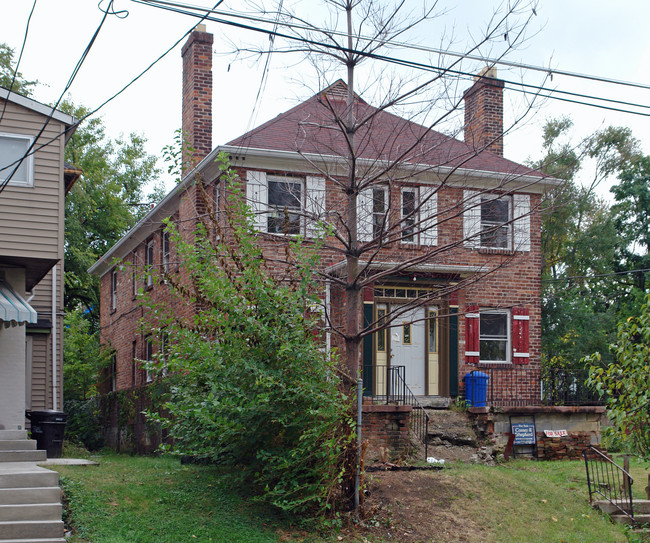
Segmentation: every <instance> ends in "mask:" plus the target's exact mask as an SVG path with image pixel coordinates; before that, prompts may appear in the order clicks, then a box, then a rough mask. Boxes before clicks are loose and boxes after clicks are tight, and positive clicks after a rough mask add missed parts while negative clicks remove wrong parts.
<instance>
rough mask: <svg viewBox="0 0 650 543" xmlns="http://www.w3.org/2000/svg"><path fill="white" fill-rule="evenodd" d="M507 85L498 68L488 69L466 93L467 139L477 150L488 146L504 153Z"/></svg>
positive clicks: (492, 149) (477, 77)
mask: <svg viewBox="0 0 650 543" xmlns="http://www.w3.org/2000/svg"><path fill="white" fill-rule="evenodd" d="M503 87H504V83H503V81H502V80H501V79H497V69H496V68H495V67H492V68H484V69H483V70H481V71H480V72H479V74H478V75H477V76H476V77H475V78H474V85H472V87H470V88H469V89H467V90H466V91H465V92H464V93H463V99H464V100H465V142H466V143H467V144H468V145H471V146H472V147H473V148H474V149H476V150H477V151H482V150H483V149H487V150H488V151H491V152H493V153H495V154H497V155H499V156H503Z"/></svg>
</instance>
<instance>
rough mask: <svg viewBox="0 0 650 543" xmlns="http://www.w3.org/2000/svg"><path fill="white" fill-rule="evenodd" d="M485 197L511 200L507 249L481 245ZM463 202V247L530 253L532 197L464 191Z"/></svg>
mask: <svg viewBox="0 0 650 543" xmlns="http://www.w3.org/2000/svg"><path fill="white" fill-rule="evenodd" d="M485 197H491V198H494V199H500V198H509V200H510V205H509V210H508V211H509V215H510V217H509V221H510V223H509V224H508V225H507V226H508V229H509V232H508V246H507V247H494V246H492V245H481V231H482V223H481V205H482V199H483V198H485ZM463 200H464V211H463V240H464V241H463V245H464V246H465V247H468V248H475V249H493V250H502V251H513V250H514V251H523V252H528V251H530V196H529V195H528V194H512V195H500V194H495V193H482V192H477V191H473V190H465V191H463Z"/></svg>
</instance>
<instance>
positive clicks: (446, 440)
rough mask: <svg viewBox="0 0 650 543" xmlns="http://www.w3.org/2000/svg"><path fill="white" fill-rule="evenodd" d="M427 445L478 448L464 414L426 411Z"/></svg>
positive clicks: (446, 411) (475, 437)
mask: <svg viewBox="0 0 650 543" xmlns="http://www.w3.org/2000/svg"><path fill="white" fill-rule="evenodd" d="M427 413H428V414H429V444H430V445H434V446H435V445H453V446H459V447H474V448H476V447H478V438H477V436H476V432H474V429H473V428H472V423H471V421H470V420H469V418H468V417H467V414H466V413H463V412H460V411H451V410H432V409H427Z"/></svg>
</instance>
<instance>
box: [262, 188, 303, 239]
mask: <svg viewBox="0 0 650 543" xmlns="http://www.w3.org/2000/svg"><path fill="white" fill-rule="evenodd" d="M267 183H268V206H269V213H268V217H267V232H270V233H272V234H300V230H301V229H300V224H301V222H302V221H301V218H302V216H301V212H302V201H303V187H302V180H300V179H297V178H291V177H271V176H269V177H267Z"/></svg>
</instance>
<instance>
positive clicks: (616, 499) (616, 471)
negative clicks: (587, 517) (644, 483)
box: [582, 447, 634, 521]
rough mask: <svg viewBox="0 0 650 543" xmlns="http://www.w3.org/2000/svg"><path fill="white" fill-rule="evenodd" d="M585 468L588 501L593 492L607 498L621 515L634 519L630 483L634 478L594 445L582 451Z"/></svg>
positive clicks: (590, 499)
mask: <svg viewBox="0 0 650 543" xmlns="http://www.w3.org/2000/svg"><path fill="white" fill-rule="evenodd" d="M582 456H583V458H584V459H585V468H586V470H587V486H588V488H589V503H592V501H593V496H594V495H595V494H597V495H599V496H601V497H602V498H604V499H605V500H607V501H608V502H609V503H610V504H611V505H612V506H613V507H614V508H616V509H617V510H618V511H620V512H621V513H622V514H623V515H625V516H626V517H628V518H629V519H631V520H632V521H634V504H633V503H632V484H633V483H634V479H632V477H631V475H630V474H629V473H628V472H627V470H625V469H623V468H622V467H621V466H619V465H618V464H617V463H616V462H614V461H613V460H612V459H611V458H609V457H608V456H607V455H606V454H604V453H603V452H601V451H599V450H598V449H596V448H595V447H587V448H586V449H584V450H583V451H582Z"/></svg>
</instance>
